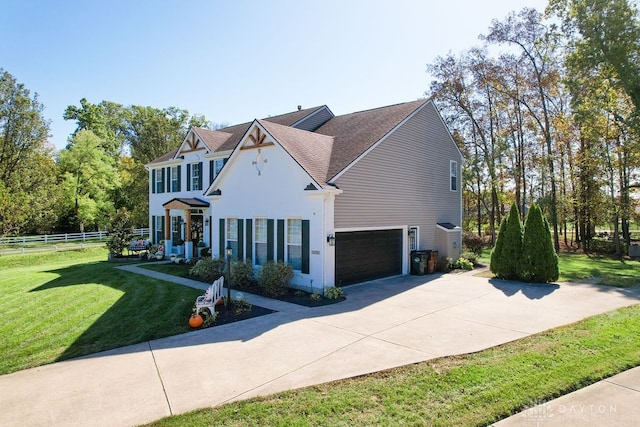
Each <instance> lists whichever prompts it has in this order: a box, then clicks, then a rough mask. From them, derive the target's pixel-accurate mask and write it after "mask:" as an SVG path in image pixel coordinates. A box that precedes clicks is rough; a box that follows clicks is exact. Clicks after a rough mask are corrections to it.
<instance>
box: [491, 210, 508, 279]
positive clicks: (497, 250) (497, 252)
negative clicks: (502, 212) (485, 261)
mask: <svg viewBox="0 0 640 427" xmlns="http://www.w3.org/2000/svg"><path fill="white" fill-rule="evenodd" d="M506 229H507V217H504V218H503V219H502V222H501V223H500V230H499V231H498V238H497V239H496V244H495V246H494V247H493V250H492V251H491V264H490V265H489V269H490V270H491V272H492V273H493V274H495V275H496V276H497V277H502V276H503V274H502V270H501V267H502V263H501V261H502V253H503V248H504V240H503V239H501V238H500V236H504V234H505V230H506Z"/></svg>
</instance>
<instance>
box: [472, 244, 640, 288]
mask: <svg viewBox="0 0 640 427" xmlns="http://www.w3.org/2000/svg"><path fill="white" fill-rule="evenodd" d="M490 254H491V251H490V250H488V249H486V250H484V251H483V252H482V256H481V257H479V258H478V261H479V262H481V263H482V264H485V265H489V262H490ZM559 267H560V277H559V278H558V282H584V281H591V282H593V283H597V284H598V285H607V286H617V287H621V288H629V287H635V286H638V285H640V262H639V261H637V260H629V259H621V260H620V259H616V258H614V257H608V256H598V255H585V254H570V253H561V254H560V255H559ZM485 276H486V277H493V275H492V274H491V273H490V272H488V273H487V274H485Z"/></svg>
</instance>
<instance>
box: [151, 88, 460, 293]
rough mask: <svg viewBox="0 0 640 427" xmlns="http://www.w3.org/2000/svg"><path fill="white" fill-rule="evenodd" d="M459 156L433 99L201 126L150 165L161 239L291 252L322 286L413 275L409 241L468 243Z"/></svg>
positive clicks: (255, 257) (275, 256)
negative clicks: (463, 225) (349, 111)
mask: <svg viewBox="0 0 640 427" xmlns="http://www.w3.org/2000/svg"><path fill="white" fill-rule="evenodd" d="M462 161H463V159H462V155H461V153H460V151H459V149H458V148H457V146H456V144H455V142H454V141H453V139H452V137H451V135H450V133H449V131H448V129H447V127H446V125H445V124H444V122H443V120H442V118H441V116H440V115H439V113H438V112H437V110H436V108H435V106H434V104H433V102H432V101H431V100H419V101H414V102H407V103H403V104H397V105H391V106H387V107H382V108H377V109H373V110H367V111H361V112H357V113H352V114H346V115H342V116H334V115H333V113H332V112H331V110H329V108H328V107H326V106H321V107H316V108H310V109H304V110H303V109H300V108H299V109H298V111H295V112H292V113H288V114H283V115H280V116H275V117H269V118H266V119H262V120H257V119H256V120H254V121H253V122H249V123H244V124H241V125H236V126H230V127H227V128H224V129H219V130H215V131H211V130H207V129H201V128H193V129H191V130H190V131H189V133H188V134H187V136H186V138H185V140H184V141H183V143H182V145H181V146H180V147H178V148H177V149H176V150H174V151H172V152H170V153H167V154H166V155H164V156H162V157H160V158H158V159H156V160H154V161H153V162H151V163H149V164H148V165H147V168H148V169H149V178H150V181H149V193H150V196H149V211H150V224H151V230H152V239H153V240H154V241H155V242H158V241H160V240H164V241H165V245H166V246H167V251H168V252H169V253H171V252H176V251H178V250H180V251H182V250H184V253H185V256H186V257H187V258H189V257H191V256H193V255H194V250H195V245H196V244H197V242H199V241H203V242H204V243H205V244H206V245H207V246H208V247H211V248H212V254H213V256H214V257H224V256H225V249H226V248H227V247H229V248H231V249H232V251H233V257H234V258H238V259H248V260H251V262H252V263H253V264H254V266H255V267H256V268H259V267H260V265H262V264H263V263H264V262H266V261H268V260H282V261H285V262H287V263H289V264H291V265H292V267H293V269H294V272H295V277H294V279H293V281H292V286H294V287H297V288H301V289H305V290H310V291H316V292H321V291H322V288H323V286H334V285H338V286H339V285H346V284H351V283H358V282H362V281H367V280H370V279H374V278H379V277H386V276H392V275H398V274H407V273H408V272H409V268H410V260H409V253H410V251H411V250H414V249H433V250H438V251H439V255H440V256H444V257H451V258H453V259H456V258H457V257H458V255H459V253H460V251H461V244H462V236H461V229H460V227H459V226H460V224H461V222H462V190H461V188H460V176H461V165H462ZM181 241H184V244H183V245H177V243H181ZM183 247H184V249H183Z"/></svg>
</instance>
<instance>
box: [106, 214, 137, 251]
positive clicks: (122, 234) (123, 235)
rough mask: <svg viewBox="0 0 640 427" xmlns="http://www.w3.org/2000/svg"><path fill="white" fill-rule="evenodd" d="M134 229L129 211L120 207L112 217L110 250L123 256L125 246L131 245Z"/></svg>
mask: <svg viewBox="0 0 640 427" xmlns="http://www.w3.org/2000/svg"><path fill="white" fill-rule="evenodd" d="M133 230H134V228H133V224H132V223H131V215H130V214H129V211H128V210H127V209H126V208H120V209H118V212H116V214H115V215H114V216H113V217H112V218H111V227H110V228H109V240H108V241H107V248H109V252H111V253H112V254H114V255H116V256H122V252H123V251H124V250H125V248H128V247H129V245H131V238H132V237H133Z"/></svg>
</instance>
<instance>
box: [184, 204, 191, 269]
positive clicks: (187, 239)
mask: <svg viewBox="0 0 640 427" xmlns="http://www.w3.org/2000/svg"><path fill="white" fill-rule="evenodd" d="M184 213H185V214H186V216H187V224H186V227H185V230H184V234H185V236H184V257H185V258H186V259H191V258H193V242H192V241H191V209H185V211H184Z"/></svg>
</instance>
